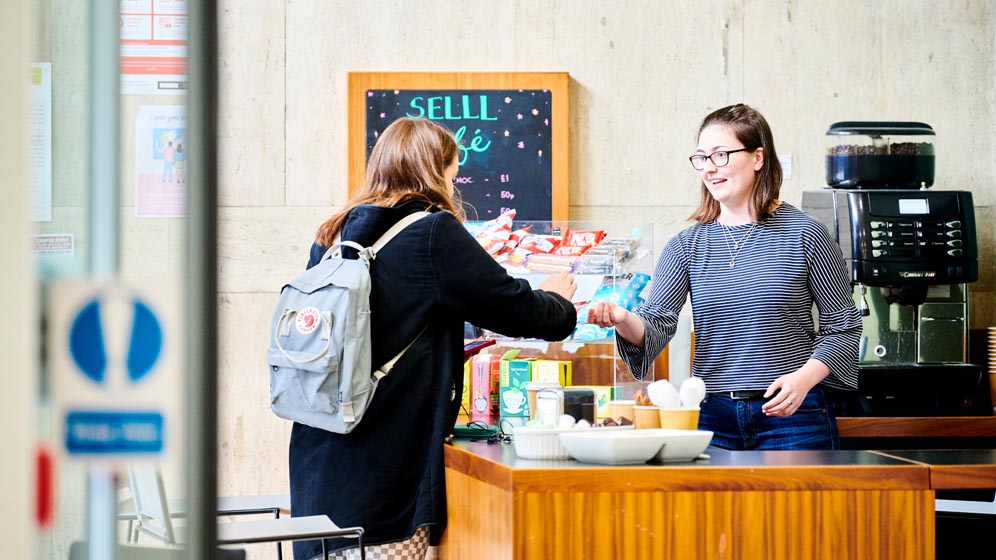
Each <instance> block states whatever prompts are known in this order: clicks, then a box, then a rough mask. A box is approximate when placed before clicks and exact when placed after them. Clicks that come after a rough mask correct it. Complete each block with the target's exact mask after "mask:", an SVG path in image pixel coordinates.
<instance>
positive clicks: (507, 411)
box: [498, 358, 536, 418]
mask: <svg viewBox="0 0 996 560" xmlns="http://www.w3.org/2000/svg"><path fill="white" fill-rule="evenodd" d="M534 363H536V359H535V358H526V359H510V360H502V361H501V379H500V380H499V383H498V394H499V403H498V404H499V407H500V411H501V412H500V414H501V416H519V417H523V418H528V417H529V402H528V399H527V398H526V384H527V383H529V382H530V381H531V380H532V366H533V364H534Z"/></svg>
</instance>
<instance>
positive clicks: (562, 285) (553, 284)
mask: <svg viewBox="0 0 996 560" xmlns="http://www.w3.org/2000/svg"><path fill="white" fill-rule="evenodd" d="M538 289H540V290H543V291H544V292H553V293H555V294H559V295H561V296H563V298H564V299H566V300H567V301H571V298H573V297H574V292H576V291H578V286H577V284H575V283H574V276H573V275H570V274H567V273H566V272H561V273H560V274H554V275H553V276H548V277H547V279H546V280H544V281H543V282H542V283H541V284H540V285H539V287H538Z"/></svg>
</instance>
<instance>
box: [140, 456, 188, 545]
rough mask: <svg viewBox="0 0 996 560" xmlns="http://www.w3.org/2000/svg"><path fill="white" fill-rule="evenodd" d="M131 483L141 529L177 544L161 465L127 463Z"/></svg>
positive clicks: (164, 540) (169, 542)
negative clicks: (160, 468)
mask: <svg viewBox="0 0 996 560" xmlns="http://www.w3.org/2000/svg"><path fill="white" fill-rule="evenodd" d="M128 486H129V487H130V489H131V497H132V499H133V500H135V515H136V517H137V522H138V530H139V531H141V532H143V533H147V534H149V535H152V536H154V537H156V538H158V539H160V540H162V541H163V543H165V544H168V545H175V544H177V540H176V533H175V532H174V529H173V520H172V518H171V517H170V512H169V502H167V501H166V488H165V487H164V486H163V476H162V472H160V470H159V466H158V465H156V464H155V463H152V462H131V463H128Z"/></svg>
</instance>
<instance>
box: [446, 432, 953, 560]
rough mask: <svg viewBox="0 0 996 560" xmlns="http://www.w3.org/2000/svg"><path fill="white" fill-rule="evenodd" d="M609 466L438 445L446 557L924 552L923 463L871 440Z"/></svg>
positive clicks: (928, 516) (895, 555)
mask: <svg viewBox="0 0 996 560" xmlns="http://www.w3.org/2000/svg"><path fill="white" fill-rule="evenodd" d="M707 452H708V453H709V455H710V459H708V460H700V461H694V462H687V463H672V464H668V465H638V466H620V467H608V466H599V465H586V464H582V463H578V462H576V461H525V460H520V459H517V458H516V457H515V451H514V448H513V447H512V445H510V444H487V443H483V442H481V443H470V442H464V441H457V442H455V443H454V444H453V445H452V446H447V447H446V449H445V456H446V484H447V501H448V504H447V510H448V514H449V526H448V529H447V530H446V532H445V534H444V537H443V542H442V544H441V548H440V558H441V559H443V560H454V559H471V558H472V559H475V560H480V559H485V558H486V559H489V560H491V559H516V560H520V559H533V558H536V559H544V560H546V559H583V558H590V559H603V558H611V559H617V560H624V559H634V560H635V559H644V558H669V559H676V560H681V559H685V558H720V559H722V558H744V559H748V558H766V559H768V558H770V559H785V560H790V559H791V560H796V559H800V560H803V559H824V558H834V559H838V558H853V559H863V560H865V559H876V558H882V559H917V560H919V559H924V560H928V559H933V558H934V494H933V491H932V490H930V474H929V467H928V466H927V465H925V464H922V463H915V462H910V461H908V460H904V459H902V458H899V457H892V456H888V455H885V454H881V453H872V452H868V451H830V452H815V451H814V452H808V451H739V452H730V451H724V450H720V449H713V448H710V449H708V450H707Z"/></svg>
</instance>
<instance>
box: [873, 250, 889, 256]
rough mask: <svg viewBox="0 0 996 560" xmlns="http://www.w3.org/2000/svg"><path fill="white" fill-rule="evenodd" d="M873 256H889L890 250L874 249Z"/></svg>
mask: <svg viewBox="0 0 996 560" xmlns="http://www.w3.org/2000/svg"><path fill="white" fill-rule="evenodd" d="M872 256H873V257H888V256H889V252H888V251H886V250H885V249H872Z"/></svg>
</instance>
